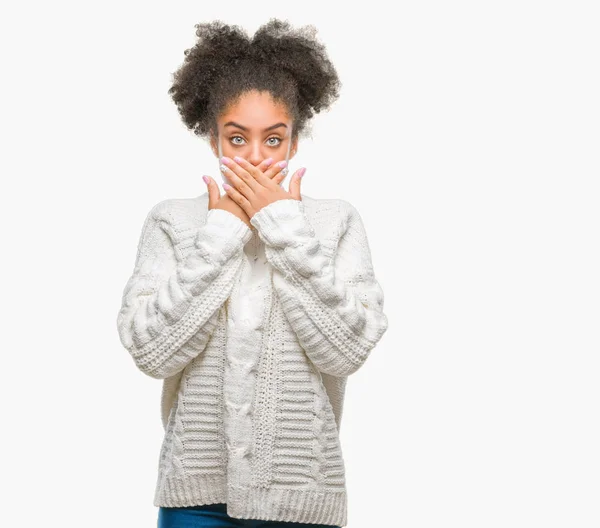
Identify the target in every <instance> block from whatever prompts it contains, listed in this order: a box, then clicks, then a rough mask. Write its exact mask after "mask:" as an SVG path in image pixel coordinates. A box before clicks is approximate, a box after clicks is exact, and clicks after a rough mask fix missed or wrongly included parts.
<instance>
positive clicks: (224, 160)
mask: <svg viewBox="0 0 600 528" xmlns="http://www.w3.org/2000/svg"><path fill="white" fill-rule="evenodd" d="M221 162H223V163H225V165H229V164H230V163H231V160H230V159H229V158H228V157H227V156H223V157H222V158H221Z"/></svg>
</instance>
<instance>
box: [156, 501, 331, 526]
mask: <svg viewBox="0 0 600 528" xmlns="http://www.w3.org/2000/svg"><path fill="white" fill-rule="evenodd" d="M209 527H210V528H239V527H244V528H289V527H296V528H308V527H311V528H340V527H339V526H334V525H331V524H307V523H299V522H283V521H261V520H254V519H234V518H233V517H229V515H227V506H226V505H225V504H205V505H203V506H187V507H182V508H166V507H163V506H161V507H160V508H159V509H158V528H209Z"/></svg>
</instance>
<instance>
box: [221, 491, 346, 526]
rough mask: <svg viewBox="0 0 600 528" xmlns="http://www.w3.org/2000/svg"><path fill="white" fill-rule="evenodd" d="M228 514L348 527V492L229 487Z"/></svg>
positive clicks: (240, 517)
mask: <svg viewBox="0 0 600 528" xmlns="http://www.w3.org/2000/svg"><path fill="white" fill-rule="evenodd" d="M224 502H226V503H227V514H228V515H229V516H230V517H236V518H238V519H260V520H264V521H283V522H300V523H309V524H328V525H332V526H345V525H346V524H347V520H346V519H347V494H346V491H345V490H341V491H324V490H310V489H309V490H306V489H281V488H244V487H233V486H230V487H229V495H228V497H227V501H224Z"/></svg>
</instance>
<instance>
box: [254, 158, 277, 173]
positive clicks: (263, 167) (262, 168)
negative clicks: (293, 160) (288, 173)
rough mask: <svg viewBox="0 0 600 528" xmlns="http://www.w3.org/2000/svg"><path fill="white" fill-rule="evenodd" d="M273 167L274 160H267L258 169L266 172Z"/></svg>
mask: <svg viewBox="0 0 600 528" xmlns="http://www.w3.org/2000/svg"><path fill="white" fill-rule="evenodd" d="M271 165H273V158H267V159H264V160H262V161H261V162H260V163H259V164H258V165H257V167H256V168H257V169H258V170H259V171H261V172H265V171H266V170H267V169H268V168H269V167H270V166H271Z"/></svg>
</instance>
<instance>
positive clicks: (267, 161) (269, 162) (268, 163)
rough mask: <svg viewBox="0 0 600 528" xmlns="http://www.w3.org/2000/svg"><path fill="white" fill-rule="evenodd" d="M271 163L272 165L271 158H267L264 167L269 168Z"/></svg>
mask: <svg viewBox="0 0 600 528" xmlns="http://www.w3.org/2000/svg"><path fill="white" fill-rule="evenodd" d="M271 163H273V158H267V159H266V160H265V165H266V166H267V167H270V166H271Z"/></svg>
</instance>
